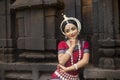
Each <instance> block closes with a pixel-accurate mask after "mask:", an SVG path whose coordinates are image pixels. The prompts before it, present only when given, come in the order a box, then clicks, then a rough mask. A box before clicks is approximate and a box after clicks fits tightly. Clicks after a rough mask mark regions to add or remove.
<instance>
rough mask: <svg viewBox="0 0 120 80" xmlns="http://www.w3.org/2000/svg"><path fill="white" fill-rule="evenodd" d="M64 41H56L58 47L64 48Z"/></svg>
mask: <svg viewBox="0 0 120 80" xmlns="http://www.w3.org/2000/svg"><path fill="white" fill-rule="evenodd" d="M66 45H67V44H66V41H60V42H59V43H58V49H61V48H65V47H66Z"/></svg>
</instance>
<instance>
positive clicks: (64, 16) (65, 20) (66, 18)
mask: <svg viewBox="0 0 120 80" xmlns="http://www.w3.org/2000/svg"><path fill="white" fill-rule="evenodd" d="M62 15H63V18H64V20H63V21H62V23H61V25H60V30H61V32H62V33H63V34H64V35H65V33H64V31H63V30H62V26H63V23H64V22H66V23H67V24H69V22H68V20H73V21H75V22H76V23H77V27H78V31H79V32H80V30H81V23H80V21H79V20H78V19H77V18H74V17H66V15H64V14H62Z"/></svg>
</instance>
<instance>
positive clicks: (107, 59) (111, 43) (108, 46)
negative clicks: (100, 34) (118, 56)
mask: <svg viewBox="0 0 120 80" xmlns="http://www.w3.org/2000/svg"><path fill="white" fill-rule="evenodd" d="M99 44H100V46H101V47H100V48H99V53H100V54H102V56H101V57H100V59H99V67H101V68H105V69H115V67H116V66H115V60H114V58H115V40H113V39H110V38H108V39H106V40H99Z"/></svg>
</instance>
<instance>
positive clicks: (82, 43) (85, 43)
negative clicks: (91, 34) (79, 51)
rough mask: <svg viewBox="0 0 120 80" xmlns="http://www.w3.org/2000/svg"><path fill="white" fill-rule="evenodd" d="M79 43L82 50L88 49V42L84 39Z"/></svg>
mask: <svg viewBox="0 0 120 80" xmlns="http://www.w3.org/2000/svg"><path fill="white" fill-rule="evenodd" d="M80 42H81V45H82V46H83V48H89V47H90V44H89V41H87V40H85V39H81V40H80Z"/></svg>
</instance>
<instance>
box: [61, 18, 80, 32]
mask: <svg viewBox="0 0 120 80" xmlns="http://www.w3.org/2000/svg"><path fill="white" fill-rule="evenodd" d="M68 23H71V24H74V25H75V26H76V27H77V28H78V26H77V23H76V22H75V21H74V20H67V21H64V23H63V25H62V31H63V32H64V29H65V26H66V25H67V24H68Z"/></svg>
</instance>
